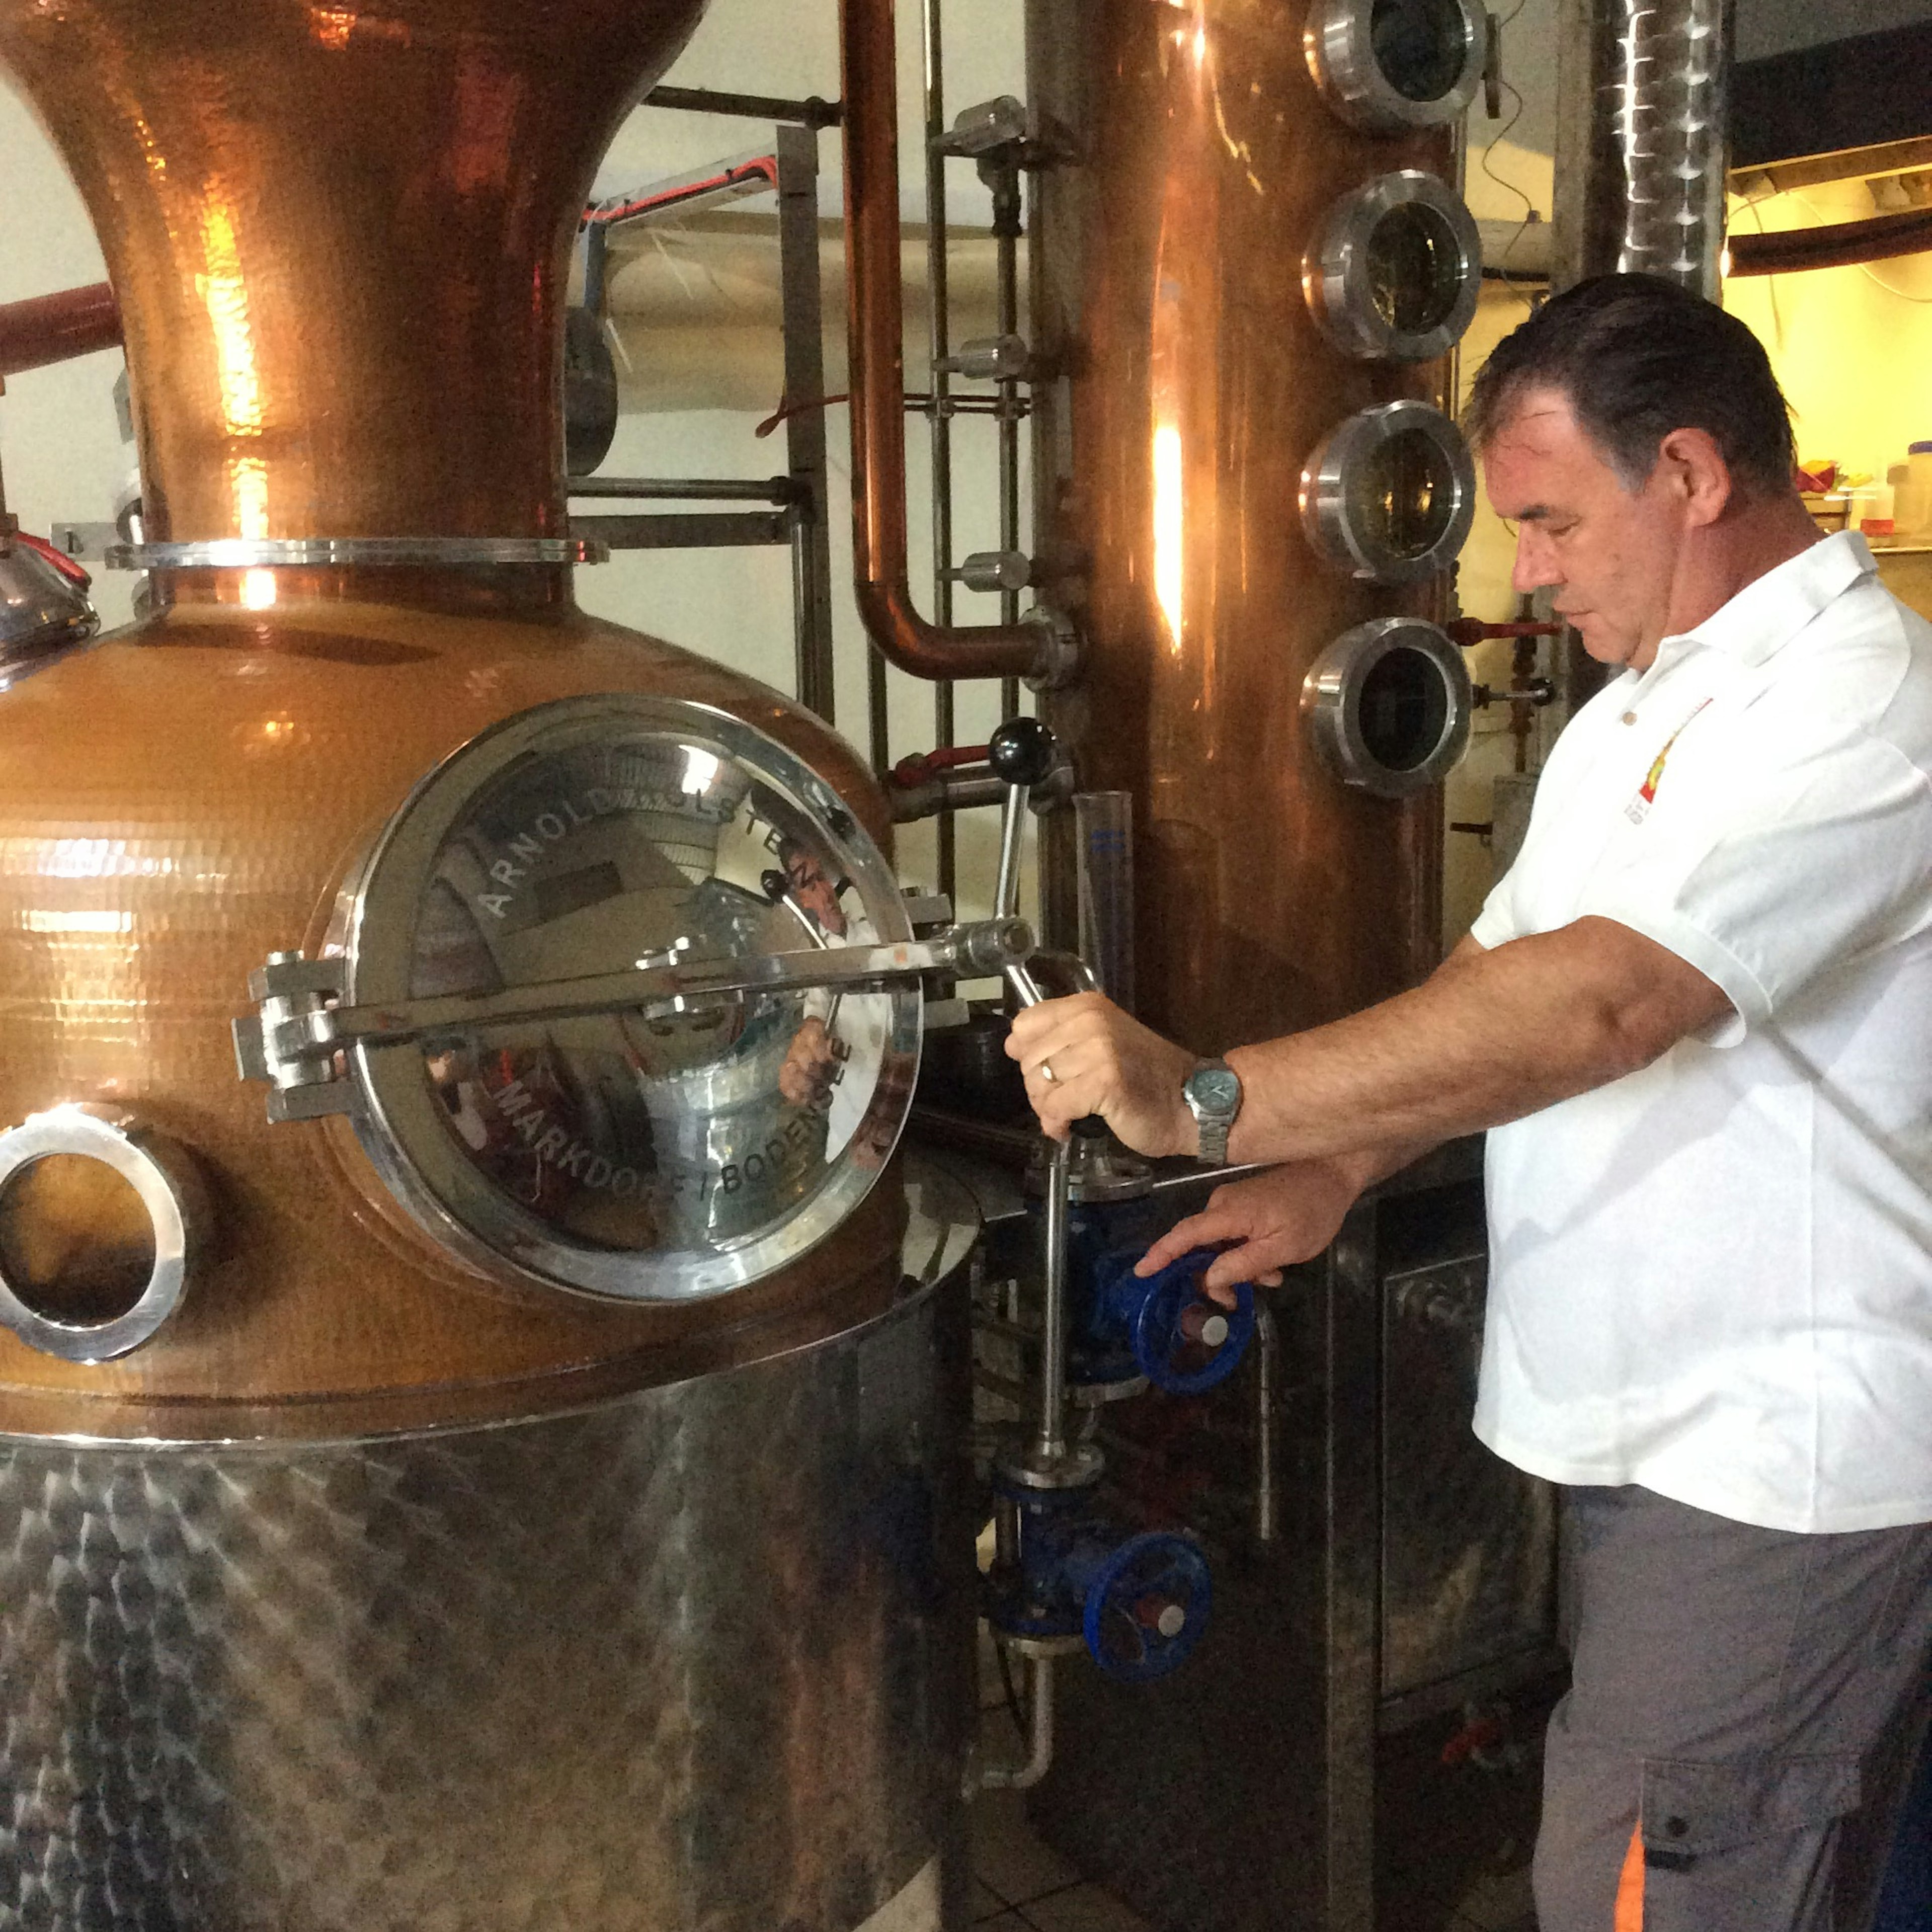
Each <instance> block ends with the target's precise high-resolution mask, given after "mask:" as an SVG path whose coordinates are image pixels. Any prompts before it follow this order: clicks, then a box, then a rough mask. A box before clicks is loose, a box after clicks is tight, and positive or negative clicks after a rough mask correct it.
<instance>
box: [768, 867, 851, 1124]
mask: <svg viewBox="0 0 1932 1932" xmlns="http://www.w3.org/2000/svg"><path fill="white" fill-rule="evenodd" d="M778 859H779V862H780V863H781V865H783V866H784V881H785V897H786V898H787V900H789V901H790V903H791V904H793V906H794V907H796V908H797V910H799V911H800V912H802V913H804V914H805V916H807V917H808V919H811V922H813V923H814V925H815V926H817V928H818V929H819V930H820V932H823V933H825V934H826V935H827V936H828V937H829V938H832V939H843V938H844V937H845V908H844V907H843V906H841V904H839V903H838V886H836V885H834V884H833V883H832V880H830V879H829V878H828V877H826V872H825V868H824V867H823V865H821V864H820V862H819V859H818V855H817V853H815V852H814V851H812V850H811V849H810V848H809V847H807V846H805V845H803V844H800V843H799V841H798V840H797V839H796V838H781V839H780V840H779V841H778ZM841 883H843V882H842V881H841ZM814 1008H818V1009H820V1010H814ZM834 1012H835V1008H834V1007H832V1004H831V1003H830V1002H829V1001H827V1000H826V998H825V996H824V995H823V994H821V993H813V994H808V995H807V996H806V1000H805V1020H804V1023H803V1024H802V1025H801V1026H800V1027H799V1030H798V1032H797V1034H796V1037H794V1038H793V1041H792V1043H791V1051H790V1052H789V1053H787V1055H785V1061H784V1066H783V1067H781V1068H780V1069H779V1070H778V1092H779V1094H781V1096H782V1097H784V1099H785V1100H787V1101H788V1102H789V1103H790V1104H791V1105H792V1106H794V1107H809V1106H816V1105H822V1104H823V1103H824V1102H825V1101H826V1100H827V1098H828V1097H829V1094H830V1092H831V1089H832V1082H833V1080H834V1079H835V1077H836V1076H837V1073H838V1065H839V1059H840V1055H839V1054H838V1049H837V1043H836V1042H835V1040H833V1039H832V1030H831V1025H830V1022H831V1019H832V1015H833V1013H834Z"/></svg>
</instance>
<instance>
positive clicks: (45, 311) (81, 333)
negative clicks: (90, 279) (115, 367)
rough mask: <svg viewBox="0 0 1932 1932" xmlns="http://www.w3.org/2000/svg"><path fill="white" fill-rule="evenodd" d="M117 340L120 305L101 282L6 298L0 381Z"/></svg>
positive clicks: (0, 324) (0, 313)
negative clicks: (22, 299) (14, 299)
mask: <svg viewBox="0 0 1932 1932" xmlns="http://www.w3.org/2000/svg"><path fill="white" fill-rule="evenodd" d="M120 340H121V311H120V308H119V305H118V304H117V303H116V302H115V299H114V291H113V289H112V288H110V287H109V286H108V285H107V283H105V282H96V283H95V284H93V285H92V287H89V288H85V289H68V290H63V291H62V293H60V294H58V295H52V296H30V297H29V298H28V299H27V300H26V301H25V302H7V303H6V304H5V305H0V380H4V379H5V377H8V376H17V375H19V374H21V373H22V371H25V370H28V369H41V368H46V365H48V364H49V363H50V362H67V361H68V360H69V359H70V358H71V357H74V356H88V355H92V353H93V352H94V351H95V350H97V349H111V348H113V347H114V345H115V344H116V343H117V342H118V341H120Z"/></svg>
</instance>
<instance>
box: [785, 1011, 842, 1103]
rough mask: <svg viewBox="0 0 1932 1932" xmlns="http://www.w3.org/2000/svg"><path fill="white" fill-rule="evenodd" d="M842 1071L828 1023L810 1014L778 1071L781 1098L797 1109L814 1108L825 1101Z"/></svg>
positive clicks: (794, 1038)
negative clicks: (827, 1026)
mask: <svg viewBox="0 0 1932 1932" xmlns="http://www.w3.org/2000/svg"><path fill="white" fill-rule="evenodd" d="M837 1071H838V1058H837V1056H836V1055H835V1054H834V1053H833V1052H832V1036H831V1035H830V1034H829V1033H828V1032H827V1031H826V1026H825V1022H823V1020H822V1019H819V1018H818V1017H817V1015H816V1014H809V1015H808V1016H806V1018H805V1022H804V1024H803V1025H801V1026H800V1027H799V1030H798V1031H797V1032H796V1033H795V1034H793V1036H792V1042H791V1046H790V1049H789V1050H788V1051H787V1053H786V1055H785V1057H784V1065H783V1066H782V1067H780V1068H779V1069H778V1093H779V1095H780V1097H781V1098H782V1099H784V1100H786V1101H787V1102H788V1103H790V1105H791V1106H794V1107H809V1106H814V1105H816V1104H817V1103H819V1102H820V1101H822V1100H823V1099H824V1098H825V1095H826V1090H827V1089H828V1088H829V1087H830V1086H831V1085H832V1075H833V1074H834V1073H836V1072H837Z"/></svg>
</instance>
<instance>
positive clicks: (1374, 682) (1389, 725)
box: [1359, 643, 1450, 772]
mask: <svg viewBox="0 0 1932 1932" xmlns="http://www.w3.org/2000/svg"><path fill="white" fill-rule="evenodd" d="M1449 708H1450V692H1449V688H1448V684H1447V682H1446V681H1445V679H1444V678H1443V676H1442V672H1441V670H1440V669H1439V667H1438V666H1437V664H1436V661H1435V660H1434V658H1431V657H1429V656H1428V655H1426V654H1425V653H1424V652H1421V651H1418V650H1417V649H1415V648H1414V647H1413V646H1410V645H1407V644H1402V643H1398V644H1397V645H1396V646H1394V648H1393V649H1391V650H1389V651H1388V652H1385V654H1384V655H1382V657H1380V658H1378V659H1377V660H1376V663H1375V664H1374V666H1373V668H1372V669H1371V670H1370V672H1369V673H1368V675H1367V676H1366V677H1365V678H1364V679H1363V680H1362V694H1361V700H1360V704H1359V709H1360V713H1361V727H1362V742H1363V743H1364V745H1366V746H1367V748H1368V753H1369V756H1370V757H1371V758H1373V760H1375V761H1376V763H1378V764H1379V765H1383V766H1386V767H1387V768H1388V769H1389V770H1391V771H1392V772H1412V771H1414V770H1415V769H1417V768H1418V766H1422V765H1424V764H1427V763H1428V762H1429V760H1430V758H1431V757H1433V755H1434V754H1435V752H1436V748H1437V746H1438V745H1440V744H1441V743H1442V732H1443V727H1444V726H1445V725H1446V724H1448V721H1449Z"/></svg>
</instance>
